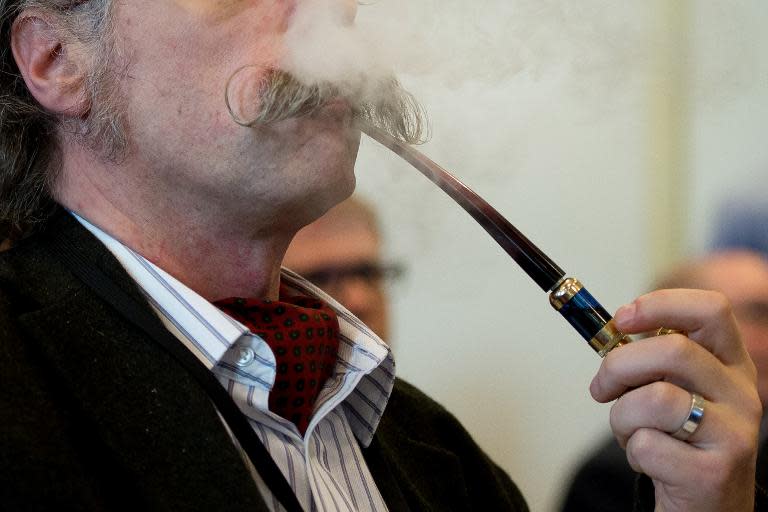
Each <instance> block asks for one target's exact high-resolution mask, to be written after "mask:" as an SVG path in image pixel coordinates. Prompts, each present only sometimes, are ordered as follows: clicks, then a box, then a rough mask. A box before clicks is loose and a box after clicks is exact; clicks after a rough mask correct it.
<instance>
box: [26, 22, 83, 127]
mask: <svg viewBox="0 0 768 512" xmlns="http://www.w3.org/2000/svg"><path fill="white" fill-rule="evenodd" d="M11 48H12V50H13V56H14V58H15V59H16V64H17V66H18V67H19V71H20V72H21V76H22V77H23V78H24V82H25V83H26V84H27V88H28V89H29V91H30V92H31V93H32V96H34V97H35V99H36V100H37V101H38V102H39V103H40V104H41V105H42V106H43V107H44V108H45V109H47V110H50V111H51V112H55V113H57V114H62V115H65V116H70V117H80V116H82V115H84V114H85V113H86V112H87V110H88V105H87V101H86V95H85V94H84V85H85V71H84V66H82V63H81V62H78V61H77V58H76V55H75V54H76V52H74V51H72V48H71V46H70V45H69V44H68V43H67V42H66V41H64V40H63V39H62V37H61V34H60V33H59V31H57V30H56V28H55V27H54V25H53V24H52V20H51V19H50V18H49V17H48V16H47V15H46V14H44V13H41V12H39V11H26V12H23V13H22V14H21V15H19V17H18V18H16V21H14V23H13V29H12V31H11Z"/></svg>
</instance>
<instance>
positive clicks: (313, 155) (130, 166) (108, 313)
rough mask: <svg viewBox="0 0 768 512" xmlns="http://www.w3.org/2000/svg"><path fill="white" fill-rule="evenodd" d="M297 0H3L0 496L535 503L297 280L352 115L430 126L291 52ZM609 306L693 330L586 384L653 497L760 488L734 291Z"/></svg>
mask: <svg viewBox="0 0 768 512" xmlns="http://www.w3.org/2000/svg"><path fill="white" fill-rule="evenodd" d="M324 5H327V6H328V8H331V9H332V11H333V12H331V14H330V16H328V17H325V18H327V19H334V20H337V21H336V22H337V23H339V25H340V26H341V25H342V24H349V23H351V22H352V20H353V19H354V6H355V2H353V1H341V0H339V1H338V2H336V1H326V2H324ZM303 6H304V3H303V2H293V1H286V0H263V1H262V0H253V1H228V2H203V1H200V0H135V1H132V2H112V1H110V0H87V1H82V0H80V1H66V0H2V1H0V13H2V20H0V27H2V28H1V30H0V32H1V34H2V40H3V43H2V46H0V48H2V52H3V53H2V55H3V61H2V63H1V64H0V65H1V66H2V70H0V80H2V82H0V83H1V84H2V85H1V87H2V95H0V98H2V101H3V106H2V108H0V112H2V125H1V126H0V134H2V135H1V136H2V142H1V144H2V150H1V151H2V155H3V159H2V163H1V165H2V173H3V178H2V180H1V183H2V191H0V198H1V199H0V202H2V207H1V208H2V212H3V219H2V222H3V223H4V224H5V223H9V222H10V223H11V224H12V225H13V227H14V230H13V231H14V232H13V233H12V238H13V239H14V245H15V247H13V248H12V249H11V250H9V251H5V252H3V253H2V255H1V256H0V258H2V263H1V264H0V283H2V288H1V291H0V344H1V345H0V379H2V381H1V382H0V414H1V415H2V421H0V442H2V449H1V450H0V457H2V460H1V461H0V468H2V470H1V471H0V475H1V476H0V479H1V480H2V482H0V488H1V489H2V497H1V498H0V499H2V500H3V507H4V508H6V509H11V510H23V509H38V510H50V509H52V508H54V507H57V508H62V509H80V510H82V509H85V510H102V509H131V510H144V509H153V510H230V509H231V510H243V509H249V510H282V508H281V507H285V508H287V509H290V510H301V509H303V510H315V509H317V510H386V509H389V510H408V509H411V510H430V509H431V510H451V509H458V510H471V509H475V510H493V509H497V510H524V509H525V505H524V503H523V501H522V499H521V497H520V495H519V493H518V491H517V489H516V488H515V487H514V486H513V485H512V483H511V482H510V481H509V479H508V478H507V477H506V475H504V474H503V472H502V471H500V470H499V469H498V468H497V467H496V466H495V465H494V464H493V463H492V462H490V460H488V458H487V457H486V456H485V455H484V454H483V453H482V452H481V451H480V450H479V449H478V448H477V446H476V445H475V444H474V443H473V442H472V440H471V439H470V438H469V436H468V435H467V434H466V432H464V430H463V429H462V428H461V427H460V426H459V425H458V424H457V423H456V421H455V420H454V419H453V418H452V417H451V416H450V415H448V414H447V413H446V412H445V411H444V410H443V409H441V408H440V407H439V406H437V405H436V404H434V403H433V402H432V401H430V400H429V399H428V398H426V397H425V396H424V395H422V394H420V393H419V392H418V391H416V390H414V389H413V388H412V387H410V386H408V385H406V384H404V383H402V382H399V381H395V379H394V375H393V371H394V364H393V361H392V357H391V354H390V353H389V350H388V348H387V347H386V345H385V344H383V343H382V342H381V341H380V340H379V339H378V337H377V336H375V335H374V334H373V333H371V332H370V331H369V330H368V329H367V328H366V327H365V326H363V325H362V324H361V322H359V320H357V319H355V318H354V317H351V316H349V315H347V314H345V313H344V312H343V311H336V310H334V309H333V308H330V307H329V306H328V300H327V298H326V297H324V296H323V295H322V294H319V295H317V294H313V293H312V291H311V290H310V289H309V288H308V287H307V286H306V284H305V283H304V282H303V281H302V280H301V279H299V278H297V277H296V276H295V275H292V274H290V273H283V274H282V275H281V272H280V262H281V261H282V258H283V255H284V253H285V250H286V247H287V246H288V244H289V242H290V240H291V239H292V238H293V236H294V235H295V233H296V232H297V231H298V230H299V229H300V228H301V227H302V226H304V225H306V224H308V223H309V222H311V221H312V220H314V219H316V218H318V217H319V216H320V215H322V214H323V213H324V212H325V211H327V210H328V209H329V208H330V207H331V206H333V205H334V204H336V203H338V202H339V201H341V200H342V199H344V198H345V197H347V196H348V195H349V194H350V193H351V191H352V188H353V185H354V175H353V164H354V161H355V156H356V151H357V147H358V142H359V137H360V134H359V131H358V130H357V129H356V128H355V125H354V124H353V112H354V113H355V114H359V115H362V116H364V117H365V118H366V119H368V122H373V121H375V122H377V123H378V124H379V125H381V126H383V127H384V128H386V129H388V130H389V131H391V132H393V133H395V134H396V135H397V136H399V137H401V138H403V139H406V140H413V139H418V138H419V130H418V126H419V123H418V119H416V118H415V117H413V116H411V117H409V116H408V115H407V114H405V113H403V108H402V107H403V106H404V105H406V106H407V105H410V104H411V103H410V102H409V101H408V97H407V95H404V94H402V93H398V91H397V90H396V88H393V89H392V91H390V92H391V93H392V94H391V95H389V96H388V97H389V98H390V99H388V100H385V101H383V103H380V104H378V105H367V104H366V105H363V104H360V103H359V102H357V100H356V99H355V98H354V96H350V95H342V93H341V91H342V90H344V91H349V88H348V87H345V88H344V89H340V88H335V87H333V84H331V85H330V86H328V85H327V84H325V85H322V86H309V87H307V86H303V85H302V84H301V83H298V82H297V81H296V80H294V79H293V78H292V77H291V76H290V74H287V73H284V72H282V71H281V70H280V69H279V67H280V63H281V61H282V57H283V54H284V53H285V51H286V50H287V49H286V48H285V47H284V46H283V45H282V42H283V38H284V35H285V34H286V33H287V32H288V31H290V30H291V29H292V20H293V19H294V16H295V15H296V13H297V12H300V11H301V9H302V8H303ZM243 70H248V71H247V72H245V71H243ZM344 78H349V79H353V78H355V77H344ZM252 79H255V81H252ZM353 89H354V88H353ZM362 89H366V88H365V87H362ZM249 91H251V92H253V94H252V95H249V94H248V92H249ZM393 95H394V96H393ZM249 97H250V99H251V100H252V102H253V104H249V102H248V98H249ZM392 97H394V99H391V98H392ZM254 105H255V108H250V107H253V106H254ZM244 114H248V115H244ZM414 119H416V120H415V121H414ZM414 127H415V129H412V128H414ZM67 210H68V211H67ZM616 324H617V326H618V327H619V328H620V329H622V330H624V331H625V332H628V333H635V332H641V331H647V330H650V329H653V328H656V327H658V326H660V325H664V326H665V327H668V328H672V329H679V330H681V331H686V332H687V333H688V335H687V336H685V335H682V334H671V335H666V336H659V337H656V338H653V339H651V340H648V341H646V342H643V343H637V344H629V345H627V346H625V347H621V349H619V350H615V351H613V352H612V353H611V354H610V355H609V356H608V357H607V358H606V359H605V361H604V362H603V365H602V366H601V368H600V370H599V371H598V373H597V375H596V377H595V379H594V381H593V382H592V385H591V388H590V390H591V393H592V395H593V397H594V398H595V399H596V400H599V401H601V402H608V401H612V400H615V399H617V398H619V397H621V398H619V399H618V401H617V402H616V404H615V405H614V407H613V413H612V426H613V430H614V433H615V434H616V436H617V437H618V438H619V440H620V442H621V443H622V444H623V445H626V447H627V452H628V456H629V458H630V460H631V463H632V465H633V467H635V468H636V469H638V470H642V471H644V472H645V473H646V474H648V475H649V476H650V477H651V478H652V479H653V480H654V484H655V490H656V501H657V507H659V509H662V510H692V509H696V510H733V511H740V510H750V509H751V508H752V506H753V502H754V488H753V484H754V463H755V454H756V438H757V430H758V421H759V416H760V406H759V401H758V399H757V393H756V390H755V384H754V381H755V371H754V365H753V364H752V363H751V361H750V360H749V358H748V356H747V354H746V351H745V350H744V348H743V345H742V344H741V342H740V339H739V335H738V332H737V330H736V327H735V324H734V322H733V321H732V318H731V315H730V312H729V309H728V306H727V303H726V302H725V300H724V299H723V298H722V296H720V295H719V294H714V293H706V292H679V291H678V292H675V291H667V292H661V293H655V294H651V295H647V296H644V297H641V298H640V299H638V300H636V301H635V302H633V303H632V304H630V305H628V306H625V307H623V308H621V309H620V310H619V311H618V312H617V314H616ZM329 358H330V360H329ZM334 358H335V361H334ZM211 381H213V384H214V385H211ZM693 393H696V395H694V394H693ZM699 395H700V396H701V397H703V398H704V399H705V401H703V402H702V401H700V400H698V399H697V400H695V401H694V400H692V397H698V396H699ZM212 401H213V403H211V402H212ZM233 407H234V409H233ZM704 411H705V414H704V416H703V418H700V416H701V413H702V412H704ZM699 419H701V421H699ZM682 424H685V428H681V425H682ZM673 435H674V437H673ZM692 468H695V469H696V470H697V471H692ZM283 476H284V477H285V478H283ZM286 489H287V491H286ZM278 501H279V503H278Z"/></svg>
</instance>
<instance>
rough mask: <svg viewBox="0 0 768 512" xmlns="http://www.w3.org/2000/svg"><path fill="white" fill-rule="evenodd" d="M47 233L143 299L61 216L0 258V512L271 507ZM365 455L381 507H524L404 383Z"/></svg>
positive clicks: (166, 362) (186, 380)
mask: <svg viewBox="0 0 768 512" xmlns="http://www.w3.org/2000/svg"><path fill="white" fill-rule="evenodd" d="M53 233H56V234H57V237H60V238H62V239H66V240H68V241H70V242H71V243H72V244H74V246H75V247H77V251H76V257H77V258H78V259H80V260H81V261H82V262H84V263H85V264H86V265H88V266H92V267H94V268H99V269H101V271H102V272H104V273H106V274H107V275H108V276H109V277H110V278H112V279H113V280H114V281H115V282H116V283H118V285H119V286H120V287H121V288H122V289H124V290H126V291H127V292H128V293H129V294H130V295H132V296H133V297H135V298H136V299H138V300H141V301H142V303H146V301H144V299H143V297H142V295H141V294H140V292H139V291H138V290H137V288H136V286H135V284H134V283H133V281H132V280H131V279H130V277H129V276H128V275H127V274H126V273H125V272H124V270H123V269H122V267H121V266H120V264H119V263H118V262H117V261H116V260H115V259H114V258H113V257H112V255H111V254H110V253H109V251H107V250H106V249H105V248H104V247H103V245H102V244H101V243H100V242H98V240H96V239H95V238H94V237H93V236H92V235H91V234H90V233H89V232H88V231H87V230H85V229H84V228H83V227H82V226H80V224H79V223H78V222H77V221H76V220H74V219H73V218H72V217H71V216H70V215H68V214H66V213H64V212H60V213H59V214H58V215H56V216H55V217H54V218H53V219H52V220H51V221H49V222H48V224H47V226H46V228H45V229H44V230H43V231H42V232H40V233H39V234H37V235H35V236H33V237H30V238H28V239H26V240H24V241H22V242H21V243H19V244H18V245H17V246H16V247H15V248H13V249H12V250H10V251H8V252H5V253H2V254H0V509H3V510H52V509H54V507H55V508H58V509H61V510H132V511H134V510H179V511H183V510H201V511H203V510H205V511H209V510H216V511H226V510H233V511H234V510H236V511H238V512H242V511H243V510H250V511H261V510H266V507H265V505H264V503H263V500H262V498H261V496H260V494H259V492H258V490H257V488H256V486H255V484H254V482H253V480H252V479H251V476H250V474H249V472H248V470H247V469H246V467H245V465H244V464H243V462H242V459H241V457H240V455H239V454H238V452H237V451H236V449H235V448H234V446H233V444H232V441H231V439H230V437H229V435H228V433H227V432H226V431H225V429H224V427H223V426H222V423H221V421H220V419H219V417H218V415H217V414H216V412H215V409H214V408H213V406H212V405H211V402H210V400H209V398H208V396H207V395H206V393H205V392H204V390H203V389H202V388H201V387H200V386H199V385H198V384H196V382H195V381H194V380H193V379H192V378H191V377H190V375H189V374H188V373H187V370H185V368H183V367H182V366H180V365H179V364H178V363H176V361H175V360H174V359H172V358H171V357H170V356H169V355H168V354H167V353H166V352H165V351H164V350H162V349H161V348H160V346H159V345H158V344H157V343H156V342H155V341H154V340H153V339H152V338H150V337H148V336H147V335H145V334H144V332H143V331H142V330H141V329H139V328H138V327H137V326H136V325H134V324H133V323H131V322H130V321H128V320H126V319H125V318H124V317H123V316H122V315H120V314H119V313H118V312H117V311H116V310H115V309H113V308H112V307H111V306H110V305H109V304H107V303H105V302H104V301H102V300H101V299H100V298H99V297H98V296H97V295H96V294H95V293H94V291H93V290H91V289H90V288H89V287H88V286H86V285H85V284H84V283H83V282H82V281H80V280H79V279H77V278H76V277H75V276H74V275H73V274H72V273H71V272H70V271H69V270H68V269H67V267H66V266H65V265H63V264H62V260H61V251H62V247H61V245H60V242H59V241H58V240H59V238H57V237H53V236H51V235H52V234H53ZM147 308H149V306H147ZM158 322H159V320H158ZM363 455H364V457H365V459H366V461H367V463H368V466H369V468H370V470H371V473H372V474H373V477H374V479H375V481H376V483H377V486H378V488H379V490H380V491H381V493H382V495H383V497H384V499H385V501H386V503H387V504H388V506H389V507H390V510H393V511H400V510H414V511H415V510H440V511H442V510H478V511H490V510H513V511H517V510H520V511H523V510H527V507H526V505H525V503H524V501H523V499H522V497H521V495H520V492H519V491H518V489H517V488H516V487H515V486H514V484H513V483H512V482H511V481H510V480H509V478H508V477H507V475H506V474H504V472H503V471H502V470H500V469H499V468H498V467H497V466H496V465H495V464H494V463H493V462H491V461H490V459H489V458H488V457H487V456H486V455H485V454H484V453H483V452H482V451H481V450H480V449H479V448H478V446H477V445H476V444H475V443H474V442H473V441H472V439H471V437H470V436H469V435H468V434H467V432H466V431H465V430H464V429H463V428H462V427H461V425H460V424H459V423H458V422H457V421H456V419H455V418H454V417H453V416H451V415H450V414H449V413H448V412H447V411H445V409H443V408H442V407H441V406H440V405H438V404H436V403H435V402H434V401H432V400H431V399H429V398H428V397H426V396H425V395H424V394H422V393H421V392H419V391H418V390H416V389H415V388H414V387H412V386H410V385H408V384H406V383H404V382H403V381H397V382H396V384H395V389H394V391H393V393H392V397H391V399H390V402H389V404H388V405H387V409H386V412H385V414H384V417H383V418H382V421H381V424H380V426H379V428H378V431H377V433H376V436H375V438H374V441H373V443H372V444H371V446H370V447H369V448H366V449H363Z"/></svg>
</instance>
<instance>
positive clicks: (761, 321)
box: [701, 252, 768, 405]
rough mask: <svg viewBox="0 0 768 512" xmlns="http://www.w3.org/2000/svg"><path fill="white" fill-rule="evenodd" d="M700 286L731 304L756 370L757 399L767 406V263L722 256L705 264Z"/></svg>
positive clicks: (743, 255) (745, 255) (736, 255)
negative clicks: (723, 296) (717, 292)
mask: <svg viewBox="0 0 768 512" xmlns="http://www.w3.org/2000/svg"><path fill="white" fill-rule="evenodd" d="M701 285H702V287H704V288H710V289H713V290H718V291H720V292H722V293H723V294H724V295H725V296H726V297H727V298H728V300H729V301H730V302H731V305H732V307H733V312H734V315H735V317H736V321H737V322H738V324H739V329H740V330H741V333H742V336H743V339H744V344H745V345H746V348H747V351H748V352H749V355H750V356H751V357H752V360H753V361H754V362H755V365H756V366H757V372H758V392H759V394H760V398H761V400H762V401H763V404H764V405H768V263H766V262H765V261H764V260H762V259H760V258H759V257H757V256H755V255H752V254H749V253H743V252H736V253H730V254H725V255H723V256H720V257H718V258H715V259H713V260H711V261H709V262H708V263H706V264H705V267H704V272H703V275H702V283H701Z"/></svg>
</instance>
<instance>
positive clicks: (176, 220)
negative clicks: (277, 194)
mask: <svg viewBox="0 0 768 512" xmlns="http://www.w3.org/2000/svg"><path fill="white" fill-rule="evenodd" d="M69 163H72V162H69ZM89 163H92V162H80V164H81V167H80V169H85V168H86V167H85V165H87V164H89ZM114 171H115V173H114V174H112V175H111V176H110V178H112V177H114V176H115V175H119V173H120V171H121V169H114ZM104 175H105V173H100V174H93V173H87V172H67V173H65V174H64V175H63V176H65V178H63V179H62V180H60V182H59V183H58V186H57V191H56V196H57V199H58V201H59V202H60V203H61V204H62V205H63V206H65V207H66V208H68V209H70V210H72V211H74V212H75V213H77V214H79V215H80V216H82V217H83V218H85V219H87V220H88V221H89V222H91V223H93V224H94V225H96V226H98V227H99V228H101V229H102V230H103V231H105V232H106V233H108V234H110V235H111V236H113V237H114V238H116V239H117V240H119V241H120V242H122V243H123V244H124V245H126V246H128V247H130V248H131V249H133V250H134V251H136V252H137V253H139V254H141V255H142V256H143V257H145V258H147V259H148V260H149V261H151V262H152V263H154V264H156V265H157V266H159V267H160V268H162V269H163V270H165V271H166V272H168V273H169V274H171V275H172V276H174V277H175V278H177V279H178V280H179V281H181V282H183V283H184V284H185V285H187V286H188V287H190V288H191V289H192V290H194V291H196V292H197V293H199V294H200V295H201V296H202V297H204V298H206V299H208V300H210V301H214V300H218V299H223V298H227V297H253V298H261V299H276V298H277V296H278V289H279V282H280V263H281V261H282V258H283V255H284V254H285V250H286V249H287V247H288V244H289V243H290V240H291V238H292V237H293V234H294V233H293V232H286V233H277V234H274V233H268V232H265V231H264V230H263V229H262V227H263V226H262V225H261V224H260V223H259V220H260V219H258V215H257V214H254V215H244V216H242V218H239V219H237V221H232V220H231V219H232V217H233V215H232V213H231V212H229V213H228V215H229V218H228V217H227V215H222V216H221V217H219V218H217V217H213V216H211V215H205V212H201V211H200V210H199V209H198V208H195V207H194V206H193V205H184V204H180V203H179V202H178V201H174V200H173V199H172V198H171V197H166V199H165V200H160V201H158V200H150V201H147V200H146V198H147V197H150V198H151V197H152V195H153V194H152V193H149V194H147V195H145V194H143V193H142V192H143V191H142V190H141V188H140V187H134V188H131V187H130V186H125V185H126V184H124V183H121V182H118V183H115V182H114V180H112V181H111V182H110V183H102V182H101V181H100V180H99V179H98V176H104ZM176 199H178V198H176Z"/></svg>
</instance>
